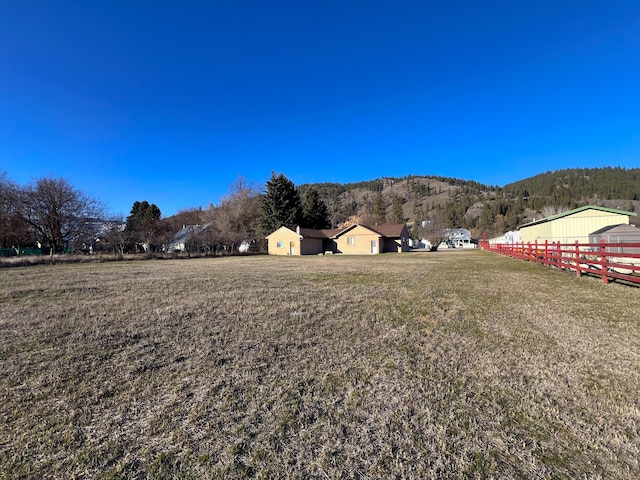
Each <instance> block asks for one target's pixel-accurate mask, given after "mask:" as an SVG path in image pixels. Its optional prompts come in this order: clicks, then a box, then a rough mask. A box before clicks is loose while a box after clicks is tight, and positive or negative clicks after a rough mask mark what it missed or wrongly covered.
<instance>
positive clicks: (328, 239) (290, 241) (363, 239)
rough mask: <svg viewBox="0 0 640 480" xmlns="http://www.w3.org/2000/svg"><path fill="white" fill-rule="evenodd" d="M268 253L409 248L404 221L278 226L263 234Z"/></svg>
mask: <svg viewBox="0 0 640 480" xmlns="http://www.w3.org/2000/svg"><path fill="white" fill-rule="evenodd" d="M266 238H267V241H268V245H269V255H319V254H334V253H336V254H337V253H344V254H350V255H375V254H377V253H385V252H406V251H408V250H409V231H408V230H407V227H406V225H404V224H402V223H400V224H383V225H375V226H368V225H360V224H355V225H351V226H349V227H345V228H338V229H335V228H334V229H322V230H314V229H311V228H301V227H298V228H296V230H295V231H294V230H292V229H290V228H287V227H280V228H279V229H278V230H276V231H275V232H273V233H271V234H270V235H268V236H267V237H266Z"/></svg>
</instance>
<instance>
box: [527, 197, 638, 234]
mask: <svg viewBox="0 0 640 480" xmlns="http://www.w3.org/2000/svg"><path fill="white" fill-rule="evenodd" d="M635 215H636V214H635V213H633V212H626V211H624V210H615V209H613V208H605V207H599V206H594V205H587V206H585V207H580V208H576V209H574V210H569V211H568V212H562V213H559V214H557V215H552V216H550V217H547V218H543V219H541V220H537V221H533V222H530V223H526V224H524V225H520V227H519V228H520V238H521V240H522V242H524V243H529V242H530V243H534V242H536V241H538V242H545V241H549V242H560V243H574V242H576V241H578V242H580V243H588V242H589V235H590V234H592V233H593V232H596V231H598V230H600V229H602V228H605V227H609V226H613V225H620V224H627V225H628V224H629V217H631V216H635Z"/></svg>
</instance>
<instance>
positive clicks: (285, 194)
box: [260, 172, 302, 235]
mask: <svg viewBox="0 0 640 480" xmlns="http://www.w3.org/2000/svg"><path fill="white" fill-rule="evenodd" d="M301 219H302V208H301V205H300V195H298V191H297V190H296V187H295V185H294V184H293V182H292V181H291V180H289V179H288V178H287V177H285V176H284V175H283V174H282V173H280V174H278V175H276V174H275V172H273V173H271V179H270V180H269V181H268V182H267V191H266V192H265V194H264V195H263V196H262V198H261V201H260V228H261V229H262V232H263V233H264V234H265V235H268V234H270V233H271V232H273V231H275V230H277V229H278V228H280V227H282V226H285V227H287V228H291V229H295V228H296V226H298V225H299V224H300V220H301Z"/></svg>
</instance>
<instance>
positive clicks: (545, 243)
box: [544, 240, 551, 267]
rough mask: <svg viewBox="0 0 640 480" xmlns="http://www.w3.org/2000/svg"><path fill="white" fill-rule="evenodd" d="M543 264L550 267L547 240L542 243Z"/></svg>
mask: <svg viewBox="0 0 640 480" xmlns="http://www.w3.org/2000/svg"><path fill="white" fill-rule="evenodd" d="M544 264H545V265H546V266H547V267H550V266H551V265H550V264H549V240H545V241H544Z"/></svg>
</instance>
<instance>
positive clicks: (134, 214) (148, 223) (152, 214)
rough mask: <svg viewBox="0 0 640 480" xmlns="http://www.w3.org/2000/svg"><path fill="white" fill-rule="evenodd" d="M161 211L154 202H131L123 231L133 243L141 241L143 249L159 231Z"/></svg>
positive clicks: (147, 247)
mask: <svg viewBox="0 0 640 480" xmlns="http://www.w3.org/2000/svg"><path fill="white" fill-rule="evenodd" d="M161 216H162V213H161V212H160V209H159V208H158V206H157V205H156V204H155V203H152V204H149V202H147V201H146V200H145V201H143V202H133V206H132V207H131V212H130V215H129V216H128V217H127V223H126V227H125V233H126V234H127V236H128V237H129V238H130V239H131V241H132V242H133V243H141V244H143V247H144V249H145V250H148V249H149V247H150V246H151V244H152V243H153V242H154V240H155V239H156V236H157V235H158V234H159V233H160V230H161V225H160V217H161Z"/></svg>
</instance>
